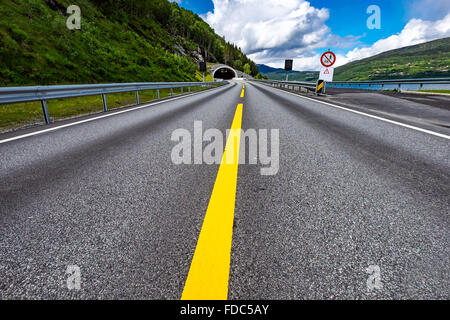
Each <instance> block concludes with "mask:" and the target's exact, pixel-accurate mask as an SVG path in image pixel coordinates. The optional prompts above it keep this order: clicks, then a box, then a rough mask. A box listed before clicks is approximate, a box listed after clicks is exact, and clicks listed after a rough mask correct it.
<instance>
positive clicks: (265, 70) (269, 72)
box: [257, 64, 319, 81]
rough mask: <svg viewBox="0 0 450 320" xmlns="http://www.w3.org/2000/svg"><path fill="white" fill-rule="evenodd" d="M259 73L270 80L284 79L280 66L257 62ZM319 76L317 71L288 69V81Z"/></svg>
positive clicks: (284, 72)
mask: <svg viewBox="0 0 450 320" xmlns="http://www.w3.org/2000/svg"><path fill="white" fill-rule="evenodd" d="M257 66H258V70H259V73H261V74H262V75H263V76H266V77H268V78H269V79H270V80H286V71H285V70H284V69H281V68H272V67H269V66H267V65H265V64H258V65H257ZM318 77H319V72H317V71H289V80H290V81H316V80H317V78H318Z"/></svg>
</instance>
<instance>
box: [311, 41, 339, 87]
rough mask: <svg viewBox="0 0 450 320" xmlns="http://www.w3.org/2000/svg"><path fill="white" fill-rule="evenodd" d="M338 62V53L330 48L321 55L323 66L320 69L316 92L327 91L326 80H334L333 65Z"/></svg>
mask: <svg viewBox="0 0 450 320" xmlns="http://www.w3.org/2000/svg"><path fill="white" fill-rule="evenodd" d="M335 62H336V55H335V54H334V52H331V51H330V50H328V51H327V52H325V53H324V54H322V56H321V57H320V63H321V64H322V66H323V67H322V68H321V69H320V74H319V81H317V87H316V94H319V93H325V86H326V82H332V81H333V75H334V68H332V66H333V65H334V64H335Z"/></svg>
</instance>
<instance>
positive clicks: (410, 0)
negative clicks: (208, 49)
mask: <svg viewBox="0 0 450 320" xmlns="http://www.w3.org/2000/svg"><path fill="white" fill-rule="evenodd" d="M180 1H181V2H180ZM177 2H179V3H180V5H181V6H182V7H184V8H186V9H189V10H192V11H194V12H195V13H197V14H199V15H201V16H202V17H203V18H204V20H205V21H207V22H208V23H209V24H210V25H211V26H212V27H213V28H214V29H215V30H216V32H217V33H219V34H221V35H224V36H225V37H226V39H227V40H230V41H232V42H234V43H236V44H238V45H239V46H241V47H242V49H243V50H244V51H245V52H246V53H247V54H249V55H250V57H251V58H252V59H253V60H255V61H256V62H257V63H265V64H268V65H271V66H275V67H278V66H281V65H282V62H283V61H284V58H294V60H295V61H294V68H295V69H297V70H304V69H311V70H312V69H317V68H318V67H319V65H318V63H316V62H315V60H314V59H315V58H316V57H317V55H318V54H320V53H321V52H323V51H324V50H325V49H328V48H331V49H332V50H334V51H336V53H337V54H338V62H340V63H339V64H343V63H346V62H349V61H352V60H355V59H360V58H364V57H366V56H370V55H373V54H377V53H379V52H382V51H387V50H390V49H395V48H397V47H400V46H405V45H412V44H416V43H420V42H425V41H430V40H434V39H436V38H442V37H448V36H450V0H339V1H335V0H308V1H306V0H283V1H273V0H214V1H212V0H178V1H177ZM370 5H377V6H379V7H380V10H381V28H380V29H379V30H377V29H369V28H368V27H367V19H368V18H369V16H370V14H367V12H366V10H367V8H368V6H370ZM230 17H233V18H232V19H231V20H230ZM274 30H277V32H276V33H274ZM296 66H297V68H296Z"/></svg>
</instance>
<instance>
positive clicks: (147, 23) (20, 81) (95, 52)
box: [0, 0, 258, 86]
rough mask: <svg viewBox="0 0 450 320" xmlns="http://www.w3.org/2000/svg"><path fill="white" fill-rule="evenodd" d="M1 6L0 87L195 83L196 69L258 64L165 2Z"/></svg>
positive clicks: (51, 1) (30, 1)
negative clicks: (71, 22)
mask: <svg viewBox="0 0 450 320" xmlns="http://www.w3.org/2000/svg"><path fill="white" fill-rule="evenodd" d="M71 4H73V1H70V0H0V17H1V19H0V86H12V85H38V84H39V85H47V84H63V83H64V84H67V83H99V82H134V81H195V79H196V78H195V72H196V70H197V62H198V61H199V60H200V59H201V56H203V57H205V58H206V59H207V61H210V62H219V63H226V64H229V65H233V66H236V67H238V68H240V69H241V70H244V67H245V68H247V70H248V69H249V68H250V70H251V73H252V74H253V75H256V74H257V72H258V70H257V67H256V64H254V63H253V62H252V61H251V60H250V59H248V58H247V57H246V56H245V55H244V54H243V53H242V52H241V50H240V49H239V48H237V47H236V46H234V45H232V44H230V43H227V42H226V41H225V40H224V39H223V38H222V37H220V36H218V35H217V34H215V33H214V30H213V29H211V28H210V27H209V25H208V24H207V23H205V22H204V21H203V20H202V19H201V18H200V17H199V16H197V15H196V14H194V13H192V12H191V11H188V10H185V9H183V8H180V7H179V6H178V5H177V4H176V3H173V2H169V1H167V0H131V1H126V0H108V1H99V0H96V1H94V0H92V1H88V0H77V2H76V4H77V5H78V6H79V7H80V9H81V30H69V29H68V28H67V27H66V20H67V18H68V16H69V15H68V14H67V13H66V10H67V9H66V8H67V7H68V6H69V5H71Z"/></svg>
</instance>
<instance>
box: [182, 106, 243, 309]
mask: <svg viewBox="0 0 450 320" xmlns="http://www.w3.org/2000/svg"><path fill="white" fill-rule="evenodd" d="M242 109H243V104H242V103H240V104H238V106H237V109H236V113H235V115H234V119H233V124H232V125H231V130H230V133H229V136H228V140H227V144H226V146H225V151H224V154H223V157H222V162H221V164H220V167H219V172H218V174H217V178H216V182H215V184H214V188H213V191H212V194H211V199H210V200H209V205H208V209H207V210H206V215H205V219H204V221H203V226H202V230H201V231H200V236H199V238H198V242H197V247H196V249H195V253H194V257H193V259H192V263H191V268H190V269H189V274H188V277H187V280H186V284H185V286H184V290H183V294H182V296H181V299H182V300H226V299H227V297H228V279H229V273H230V255H231V241H232V238H233V221H234V206H235V200H236V183H237V173H238V162H239V145H240V139H241V123H242Z"/></svg>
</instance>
